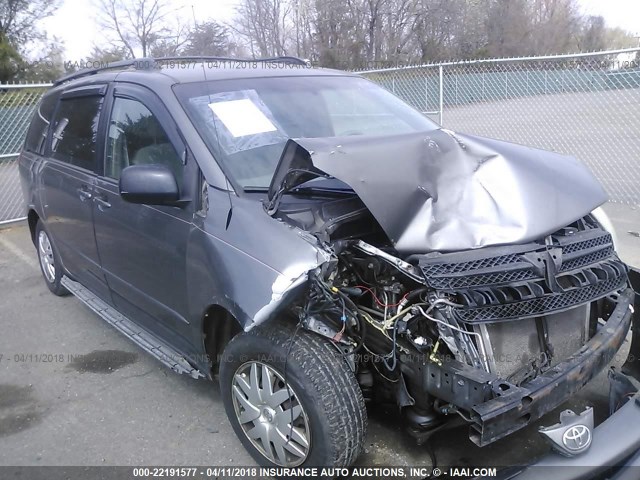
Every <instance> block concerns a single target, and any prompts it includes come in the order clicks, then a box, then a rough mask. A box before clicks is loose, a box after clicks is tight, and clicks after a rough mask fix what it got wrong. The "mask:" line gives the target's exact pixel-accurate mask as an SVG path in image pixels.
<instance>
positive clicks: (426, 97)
mask: <svg viewBox="0 0 640 480" xmlns="http://www.w3.org/2000/svg"><path fill="white" fill-rule="evenodd" d="M424 111H425V112H428V111H429V77H428V76H426V75H425V77H424Z"/></svg>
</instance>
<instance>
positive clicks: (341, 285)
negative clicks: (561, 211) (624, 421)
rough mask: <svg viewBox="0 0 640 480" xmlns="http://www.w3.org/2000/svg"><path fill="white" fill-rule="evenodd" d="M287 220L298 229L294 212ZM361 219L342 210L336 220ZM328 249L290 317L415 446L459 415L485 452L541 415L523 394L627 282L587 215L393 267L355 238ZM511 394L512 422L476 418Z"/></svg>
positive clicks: (597, 320)
mask: <svg viewBox="0 0 640 480" xmlns="http://www.w3.org/2000/svg"><path fill="white" fill-rule="evenodd" d="M357 203H358V200H357V199H351V200H338V201H335V202H334V204H333V205H332V202H328V203H324V204H323V208H324V209H327V208H332V207H333V208H334V209H338V205H339V204H342V206H343V207H344V205H345V204H352V205H354V204H357ZM334 213H335V211H334ZM289 214H292V216H293V217H295V218H296V219H297V221H300V218H301V216H302V211H301V210H300V209H299V208H298V209H294V211H290V212H289ZM281 215H283V216H286V215H288V213H287V209H286V208H284V209H283V210H282V212H281ZM307 215H308V216H309V218H311V216H310V215H311V214H310V213H309V212H307ZM317 215H318V213H317V212H316V220H317ZM366 216H367V215H366V213H365V212H364V211H360V212H359V213H358V210H356V211H355V212H354V211H349V212H348V213H346V214H344V215H343V216H342V220H343V221H345V220H348V221H347V223H350V222H355V223H356V224H357V223H358V222H362V221H363V217H366ZM338 218H340V216H338ZM289 220H290V221H294V220H293V218H291V219H289ZM372 222H373V220H372V219H370V218H369V219H368V220H367V223H368V224H369V225H372V224H373V223H372ZM307 226H308V225H307ZM327 227H328V229H329V230H330V231H333V232H334V233H335V232H340V233H342V234H345V233H346V234H347V237H348V233H349V232H350V231H351V230H352V228H353V227H351V228H349V227H348V226H346V225H340V221H339V220H338V219H336V218H333V221H332V222H331V223H330V224H325V225H324V228H325V230H324V231H325V234H326V232H327V230H326V228H327ZM360 231H361V232H362V230H360ZM327 235H328V234H327ZM370 235H371V237H372V238H373V239H376V238H380V235H379V232H378V235H376V232H375V231H371V232H370ZM331 246H332V248H333V251H334V253H335V256H334V259H333V260H332V261H330V262H326V263H324V264H322V265H321V266H319V267H318V268H317V269H315V270H314V271H311V272H309V280H308V292H307V294H306V295H305V296H304V299H305V300H304V302H302V303H298V304H297V305H296V306H295V307H294V310H295V313H296V314H297V315H298V317H299V318H300V319H301V321H302V324H303V325H304V326H305V327H306V328H308V329H309V330H312V331H315V332H317V333H319V334H321V335H324V336H326V337H329V338H331V339H332V341H333V342H334V343H335V344H336V346H338V347H339V350H340V353H341V354H343V355H345V356H346V357H347V359H348V360H349V361H350V362H351V363H352V366H353V368H354V370H355V372H356V374H357V377H358V379H359V381H360V384H361V387H362V389H363V392H364V393H365V397H368V398H369V399H370V400H375V401H380V400H382V401H384V400H387V401H393V402H395V403H397V404H398V405H399V406H400V407H402V408H404V409H405V416H406V417H407V419H408V420H409V425H410V428H412V431H413V432H414V433H415V435H416V437H418V438H419V437H420V436H421V435H428V432H429V431H430V430H432V429H434V428H437V427H438V426H440V425H441V424H442V423H443V422H445V421H446V420H447V419H448V418H451V417H452V416H454V417H455V416H456V414H457V415H458V416H459V417H461V418H462V419H464V420H465V421H467V422H468V423H470V424H471V425H472V426H473V428H472V433H471V438H472V440H474V441H475V442H476V443H477V444H479V445H485V444H487V443H490V442H492V441H495V440H497V439H499V438H501V437H502V436H504V435H506V434H508V433H510V432H512V431H514V430H515V429H517V428H520V427H522V426H525V425H526V424H528V423H529V422H530V421H532V420H534V419H535V418H537V417H538V416H539V414H542V413H545V411H543V410H540V411H539V412H538V413H539V414H538V413H535V415H532V414H531V412H528V411H525V412H523V411H521V410H522V402H524V403H526V402H527V401H530V400H526V397H529V395H528V394H525V392H526V391H527V388H526V387H527V385H528V384H530V383H531V382H533V381H535V380H536V379H539V378H540V377H541V376H543V375H544V374H545V373H546V372H549V371H551V370H552V369H554V367H557V366H558V365H559V364H561V363H562V362H565V361H567V359H569V358H571V357H572V355H574V354H575V353H576V352H579V351H581V349H583V347H584V346H585V345H586V344H587V342H588V341H589V340H590V339H592V338H593V337H594V335H595V334H596V332H597V331H598V330H599V329H600V328H601V327H602V324H603V322H604V321H605V320H607V319H608V318H609V317H610V316H611V315H612V313H613V311H614V308H615V306H616V305H617V303H618V298H619V297H618V295H619V293H620V292H621V291H622V290H624V289H625V287H626V285H627V273H626V266H625V265H624V264H623V263H622V262H620V260H619V259H618V257H617V256H616V254H615V251H614V248H613V244H612V239H611V235H610V234H609V233H607V232H606V231H604V230H603V229H602V228H601V227H600V226H599V224H598V223H597V221H596V220H595V219H594V218H593V216H591V215H587V216H585V217H584V218H581V219H580V220H578V221H576V222H574V223H573V224H571V225H568V226H567V227H565V228H563V229H561V230H559V231H557V232H555V233H554V234H552V235H549V236H547V237H545V238H542V239H540V240H539V241H537V242H530V243H527V244H523V245H517V246H507V247H504V246H503V247H488V248H485V249H480V250H473V251H467V252H457V253H432V254H419V255H409V256H406V257H405V258H403V259H401V258H399V257H398V256H396V255H397V254H396V252H394V250H393V248H392V247H391V246H386V247H385V246H381V245H378V246H374V245H372V244H370V243H367V242H365V241H363V240H362V239H349V238H341V239H337V240H333V241H331ZM627 328H628V326H627ZM625 332H626V330H625ZM622 338H624V336H623V337H622ZM621 341H622V339H620V343H621ZM617 346H619V345H617ZM615 350H617V347H616V346H614V350H613V352H615ZM602 366H604V365H602ZM586 373H588V372H585V374H586ZM590 373H591V375H592V376H593V375H595V373H597V372H596V371H595V370H594V371H593V372H590ZM585 383H586V382H585ZM580 386H582V385H580ZM575 388H576V389H577V388H579V387H577V384H576V387H575ZM512 392H516V397H514V398H518V394H517V392H520V396H519V399H518V407H517V409H516V410H518V411H519V412H520V415H519V419H518V421H517V422H516V423H510V422H506V423H504V424H502V423H500V422H498V424H497V425H493V424H491V423H492V421H493V420H494V419H490V418H489V417H487V415H486V414H485V415H484V417H487V418H483V414H482V413H481V411H482V409H481V408H478V407H481V406H483V405H486V404H487V402H489V401H491V400H494V399H500V398H503V397H505V395H506V394H508V393H512ZM380 396H382V397H383V398H380ZM560 397H561V396H559V397H558V398H560ZM549 400H550V399H547V407H548V406H549V405H553V406H555V404H556V403H557V402H549Z"/></svg>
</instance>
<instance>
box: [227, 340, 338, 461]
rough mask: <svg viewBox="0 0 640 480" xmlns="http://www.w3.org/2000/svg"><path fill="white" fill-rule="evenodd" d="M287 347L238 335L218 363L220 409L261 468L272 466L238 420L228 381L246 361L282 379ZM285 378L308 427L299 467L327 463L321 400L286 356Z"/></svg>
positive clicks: (327, 436)
mask: <svg viewBox="0 0 640 480" xmlns="http://www.w3.org/2000/svg"><path fill="white" fill-rule="evenodd" d="M286 356H287V350H286V349H283V348H282V347H280V346H279V345H275V344H274V343H273V342H272V341H271V340H270V339H268V338H265V337H260V336H257V335H239V336H238V337H236V338H235V339H234V340H233V341H232V342H231V343H230V344H229V345H228V346H227V348H226V349H225V351H224V354H223V358H222V362H221V366H220V389H221V394H222V400H223V403H224V408H225V411H226V413H227V416H228V417H229V421H230V422H231V426H232V427H233V430H234V431H235V433H236V435H237V436H238V438H239V439H240V441H241V442H242V444H243V445H244V447H245V448H246V449H247V451H248V452H249V453H250V454H251V456H252V457H253V458H254V460H255V461H256V462H258V464H260V465H262V466H265V467H272V466H276V465H274V464H273V463H271V462H270V461H269V460H268V459H267V458H266V457H265V456H264V455H262V453H260V452H259V451H258V450H257V449H256V448H255V447H254V446H253V444H252V443H251V441H250V440H249V439H248V438H247V436H246V434H245V433H244V430H243V429H242V426H241V425H240V423H239V422H238V419H237V417H236V414H235V410H234V407H233V400H232V398H231V395H232V393H231V384H232V380H233V376H234V374H235V372H236V370H237V369H238V368H239V367H240V366H241V365H243V364H244V363H246V362H249V361H252V360H254V361H255V360H257V361H260V362H262V363H265V364H267V365H269V366H270V367H272V368H273V369H275V370H276V371H277V372H278V373H279V374H280V375H282V377H283V378H285V369H284V365H285V358H286ZM285 380H286V381H287V383H288V384H289V385H290V386H291V388H292V389H293V390H294V391H295V393H296V395H297V397H298V401H299V402H300V403H301V404H302V408H303V409H304V410H305V412H306V413H307V417H308V422H309V429H310V430H311V450H310V452H309V455H308V456H307V458H306V459H305V461H304V462H303V463H302V464H301V465H300V466H299V467H324V466H331V462H332V457H333V455H332V452H331V450H330V449H329V446H330V445H331V444H332V441H331V431H330V428H329V422H328V419H327V417H326V414H325V412H324V409H323V408H322V400H321V398H320V395H319V393H318V392H317V391H316V390H315V387H314V385H313V384H312V383H311V382H310V381H309V380H308V378H307V377H306V376H305V374H304V369H303V368H302V366H301V365H299V364H298V362H296V360H295V359H293V358H291V357H289V358H288V360H287V369H286V378H285Z"/></svg>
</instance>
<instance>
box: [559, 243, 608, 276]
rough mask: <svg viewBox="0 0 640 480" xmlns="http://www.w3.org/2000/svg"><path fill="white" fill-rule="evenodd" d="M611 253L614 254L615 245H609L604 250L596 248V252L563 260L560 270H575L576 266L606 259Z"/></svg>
mask: <svg viewBox="0 0 640 480" xmlns="http://www.w3.org/2000/svg"><path fill="white" fill-rule="evenodd" d="M563 252H564V249H563ZM611 255H613V247H612V246H607V247H605V248H603V249H602V250H596V251H595V252H591V253H588V254H587V255H584V256H582V257H577V258H573V259H571V260H564V261H563V262H562V266H561V267H560V271H561V272H568V271H569V270H574V269H576V268H580V267H584V266H587V265H591V264H593V263H596V262H599V261H601V260H604V259H605V258H608V257H610V256H611Z"/></svg>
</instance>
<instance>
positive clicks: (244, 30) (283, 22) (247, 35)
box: [231, 0, 293, 57]
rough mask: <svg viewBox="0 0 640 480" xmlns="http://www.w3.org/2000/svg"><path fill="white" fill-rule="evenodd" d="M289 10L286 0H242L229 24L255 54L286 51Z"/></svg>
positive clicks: (284, 52)
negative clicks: (233, 19)
mask: <svg viewBox="0 0 640 480" xmlns="http://www.w3.org/2000/svg"><path fill="white" fill-rule="evenodd" d="M292 13H293V8H292V4H291V3H290V2H288V1H287V0H242V1H241V2H240V3H239V4H238V6H237V7H236V18H235V21H234V22H233V23H232V24H231V28H232V29H233V30H234V31H235V32H236V33H237V34H238V35H240V36H241V37H242V38H243V39H244V40H245V41H246V43H247V46H248V48H249V51H250V52H251V54H252V55H253V56H254V57H255V56H260V57H269V56H278V55H285V54H286V53H287V50H288V49H287V46H288V43H289V42H288V40H289V34H290V30H291V28H290V21H289V15H291V14H292Z"/></svg>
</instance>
